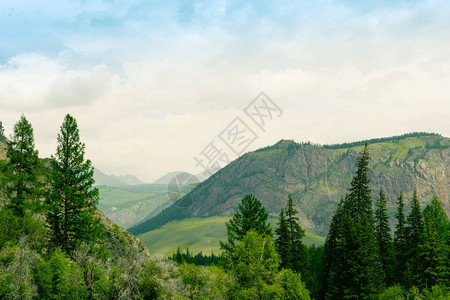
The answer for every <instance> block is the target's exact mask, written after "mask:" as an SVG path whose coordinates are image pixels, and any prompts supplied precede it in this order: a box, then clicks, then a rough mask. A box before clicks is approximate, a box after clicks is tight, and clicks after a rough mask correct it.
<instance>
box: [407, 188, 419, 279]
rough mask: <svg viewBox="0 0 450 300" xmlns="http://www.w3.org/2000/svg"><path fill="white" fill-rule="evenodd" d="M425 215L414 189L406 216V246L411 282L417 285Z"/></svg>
mask: <svg viewBox="0 0 450 300" xmlns="http://www.w3.org/2000/svg"><path fill="white" fill-rule="evenodd" d="M423 226H424V225H423V217H422V212H421V209H420V202H419V198H418V197H417V192H416V190H414V193H413V199H412V202H411V211H410V213H409V215H408V217H407V218H406V228H405V229H406V246H407V249H408V251H407V263H408V266H409V267H410V273H411V274H410V275H408V276H410V277H411V280H412V281H411V282H410V283H409V284H412V285H417V284H418V278H419V277H421V274H420V271H419V262H418V260H417V258H418V256H419V246H418V244H419V243H420V241H421V240H422V234H423Z"/></svg>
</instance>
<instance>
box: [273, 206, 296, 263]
mask: <svg viewBox="0 0 450 300" xmlns="http://www.w3.org/2000/svg"><path fill="white" fill-rule="evenodd" d="M275 233H276V234H277V239H276V240H275V246H276V249H277V252H278V254H279V255H280V267H281V268H289V262H290V261H291V255H292V252H291V249H290V243H289V241H290V239H289V227H288V224H287V222H286V218H285V216H284V209H281V212H280V218H279V219H278V227H277V228H276V229H275Z"/></svg>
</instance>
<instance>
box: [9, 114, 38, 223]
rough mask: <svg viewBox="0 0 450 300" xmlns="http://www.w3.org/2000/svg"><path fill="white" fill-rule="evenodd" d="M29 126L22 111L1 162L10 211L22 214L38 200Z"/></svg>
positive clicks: (32, 139) (35, 152)
mask: <svg viewBox="0 0 450 300" xmlns="http://www.w3.org/2000/svg"><path fill="white" fill-rule="evenodd" d="M34 147H35V145H34V135H33V128H32V126H31V124H30V123H29V122H28V120H27V119H26V118H25V116H24V115H22V116H21V117H20V119H19V121H18V122H17V123H16V124H15V125H14V135H13V136H12V139H11V141H10V142H9V147H8V150H7V153H6V156H7V158H8V162H7V164H6V165H5V175H6V178H7V183H6V184H5V193H6V196H7V197H8V199H9V201H10V203H9V207H10V208H11V209H12V210H13V211H14V213H15V214H16V215H17V216H19V217H22V216H23V215H24V213H25V210H26V209H27V208H36V207H37V206H38V204H39V196H40V195H41V193H40V184H39V177H38V173H39V170H38V168H39V158H38V151H37V150H35V149H34Z"/></svg>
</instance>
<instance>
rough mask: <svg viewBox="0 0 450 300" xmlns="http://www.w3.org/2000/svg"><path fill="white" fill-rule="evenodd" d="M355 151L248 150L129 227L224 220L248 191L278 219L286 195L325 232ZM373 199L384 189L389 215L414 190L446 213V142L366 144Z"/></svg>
mask: <svg viewBox="0 0 450 300" xmlns="http://www.w3.org/2000/svg"><path fill="white" fill-rule="evenodd" d="M361 149H362V146H361V145H360V144H359V145H354V144H346V145H342V146H339V145H337V146H329V147H325V146H318V145H310V144H297V143H295V142H293V141H289V140H281V141H280V142H278V143H277V144H275V145H273V146H270V147H266V148H264V149H260V150H257V151H254V152H251V153H247V154H245V155H243V156H242V157H240V158H239V159H237V160H235V161H234V162H232V163H230V164H229V165H228V166H227V167H225V168H223V169H221V170H220V171H218V172H217V173H216V174H214V175H213V176H211V177H210V178H209V179H208V180H206V181H205V182H202V183H200V184H199V185H198V186H197V187H196V188H194V189H193V190H192V191H191V192H190V193H189V194H187V195H186V196H184V197H183V198H181V199H180V200H179V201H178V202H176V203H174V204H173V205H172V206H171V207H169V208H167V209H166V210H164V211H162V212H161V213H160V214H159V215H157V216H156V217H154V218H152V219H150V220H148V221H147V222H146V223H143V224H141V225H140V227H134V228H131V229H129V230H130V232H132V233H133V234H138V233H142V232H146V231H149V230H152V229H154V228H158V227H160V226H162V225H163V224H165V223H168V222H170V221H172V220H175V219H183V218H187V217H206V216H214V215H231V214H232V213H233V212H234V211H235V210H236V208H237V206H238V203H239V202H240V200H241V199H242V198H243V197H244V196H245V194H247V193H252V194H254V195H255V196H256V197H257V198H258V199H259V200H260V201H261V202H262V204H263V205H264V206H265V207H266V208H267V209H268V211H269V213H270V215H272V216H277V215H278V214H279V212H280V210H281V208H283V207H284V206H285V205H286V201H287V198H288V195H289V194H292V196H293V199H294V201H295V202H296V204H297V205H298V208H299V217H300V220H301V223H302V226H303V227H304V228H307V229H310V230H313V231H315V232H317V233H319V234H325V233H326V232H327V230H328V226H329V224H330V222H331V218H332V216H333V214H334V211H335V209H336V207H337V203H338V202H339V200H340V198H341V197H342V196H345V193H346V191H347V188H348V187H349V186H350V181H351V179H352V177H353V175H354V172H355V170H356V168H355V163H356V160H357V157H358V155H359V152H360V151H361ZM369 149H370V153H371V162H370V172H369V176H370V179H371V188H372V194H373V197H374V198H375V197H376V195H377V193H378V191H379V189H380V187H382V188H383V190H384V191H385V193H386V195H387V198H388V202H389V209H390V212H391V215H392V216H393V215H394V211H395V207H396V204H395V201H396V199H397V195H398V194H399V193H400V192H401V191H402V192H403V194H404V195H405V198H406V199H405V200H406V201H405V202H406V203H407V206H406V207H407V208H408V202H409V201H410V199H411V197H412V192H413V190H414V189H415V188H416V189H417V192H418V195H419V196H420V199H421V201H422V204H424V205H425V204H427V203H428V202H429V201H430V200H431V198H432V197H433V195H437V196H438V197H439V199H440V200H441V201H442V203H443V206H444V208H445V210H446V212H447V213H448V214H449V213H450V202H449V194H448V192H449V189H450V183H449V177H448V174H450V139H449V138H445V137H441V136H438V135H418V136H412V137H411V136H403V137H396V138H390V139H383V140H382V141H380V142H373V143H369Z"/></svg>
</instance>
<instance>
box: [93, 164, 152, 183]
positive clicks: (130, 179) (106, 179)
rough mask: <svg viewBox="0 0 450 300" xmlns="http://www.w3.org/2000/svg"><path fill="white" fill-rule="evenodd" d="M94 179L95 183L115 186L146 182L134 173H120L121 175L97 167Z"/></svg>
mask: <svg viewBox="0 0 450 300" xmlns="http://www.w3.org/2000/svg"><path fill="white" fill-rule="evenodd" d="M94 180H95V185H107V186H114V187H120V186H126V185H138V184H144V182H142V181H140V180H139V179H138V178H137V177H136V176H134V175H130V174H128V175H120V176H116V175H113V174H111V175H107V174H105V173H103V172H102V171H100V170H99V169H96V168H94Z"/></svg>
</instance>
